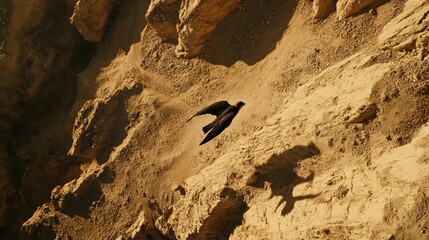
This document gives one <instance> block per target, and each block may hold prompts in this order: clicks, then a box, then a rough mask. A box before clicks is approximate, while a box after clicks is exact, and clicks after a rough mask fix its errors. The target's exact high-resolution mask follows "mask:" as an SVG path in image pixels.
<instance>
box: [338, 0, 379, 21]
mask: <svg viewBox="0 0 429 240" xmlns="http://www.w3.org/2000/svg"><path fill="white" fill-rule="evenodd" d="M376 2H381V0H338V2H337V16H338V19H340V20H342V19H344V18H347V17H350V16H352V15H354V14H356V13H358V12H359V11H360V10H362V9H363V8H365V7H367V6H369V5H371V4H373V3H376Z"/></svg>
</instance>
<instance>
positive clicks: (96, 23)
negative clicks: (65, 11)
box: [70, 0, 115, 42]
mask: <svg viewBox="0 0 429 240" xmlns="http://www.w3.org/2000/svg"><path fill="white" fill-rule="evenodd" d="M114 6H115V0H79V1H78V2H77V3H76V4H75V7H74V12H73V16H72V17H71V18H70V22H71V23H72V24H73V25H75V26H76V28H77V29H78V30H79V32H80V33H81V34H82V36H83V38H85V40H86V41H90V42H99V41H101V39H103V34H104V30H105V27H106V23H107V21H108V19H109V16H110V14H111V12H112V10H113V7H114Z"/></svg>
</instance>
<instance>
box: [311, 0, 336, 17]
mask: <svg viewBox="0 0 429 240" xmlns="http://www.w3.org/2000/svg"><path fill="white" fill-rule="evenodd" d="M335 2H336V0H314V1H313V11H314V13H313V16H314V17H315V18H325V17H327V16H328V15H329V14H331V13H332V12H333V11H334V10H335Z"/></svg>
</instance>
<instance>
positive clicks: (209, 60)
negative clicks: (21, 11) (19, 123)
mask: <svg viewBox="0 0 429 240" xmlns="http://www.w3.org/2000/svg"><path fill="white" fill-rule="evenodd" d="M1 7H2V6H1V5H0V11H1V10H2V8H1ZM148 7H149V2H148V1H146V0H136V1H123V2H122V4H121V5H120V6H118V10H117V11H118V12H117V16H115V19H114V21H113V23H112V25H111V26H110V28H109V29H108V30H107V32H106V33H105V34H106V38H105V39H104V40H103V41H102V42H100V43H99V44H98V46H97V52H96V53H95V55H94V56H93V57H92V59H91V61H90V63H89V64H88V66H87V67H86V68H85V69H84V70H83V71H81V72H80V73H79V74H78V75H77V89H74V91H75V92H74V94H71V95H73V97H71V96H69V97H66V98H63V101H64V103H61V104H59V105H61V106H63V107H64V108H63V109H71V110H70V111H69V113H64V112H62V111H61V109H60V110H55V109H54V110H55V111H53V112H52V113H47V114H44V115H43V116H40V118H38V119H37V120H35V121H34V126H36V127H34V128H33V129H37V131H33V132H29V133H28V135H25V134H20V136H21V138H20V139H17V140H15V142H17V141H18V142H19V141H21V142H22V141H26V136H28V137H29V138H31V139H32V140H31V142H32V144H31V145H25V144H22V145H21V146H23V148H24V147H28V146H31V147H32V148H33V149H32V151H31V152H27V153H28V154H31V153H32V152H36V153H37V151H38V150H39V148H38V146H37V142H38V141H39V140H40V142H41V143H44V142H46V141H45V140H44V141H41V140H43V139H50V141H52V148H54V149H55V148H58V149H61V151H59V150H58V151H54V150H53V151H54V152H53V153H57V154H51V155H46V156H45V157H53V158H55V159H57V161H68V164H66V166H67V167H66V168H67V170H64V171H63V172H64V175H63V176H62V177H60V178H59V179H60V180H57V181H56V182H55V185H58V186H57V187H55V188H54V187H52V188H51V187H49V189H43V191H41V192H43V195H42V197H41V198H43V199H44V201H43V202H42V203H40V204H39V205H38V207H37V208H36V207H32V208H31V209H28V208H26V211H25V212H23V211H20V210H19V209H18V210H16V213H17V214H18V216H19V217H17V218H16V219H15V221H16V223H14V224H13V226H14V229H15V230H14V231H10V232H7V231H5V233H4V234H3V235H2V237H5V239H16V236H19V238H21V239H73V240H75V239H76V240H77V239H112V240H115V239H116V240H117V239H316V238H317V239H398V240H399V239H427V238H428V237H429V235H428V234H429V231H428V227H429V225H428V224H429V222H428V216H427V210H428V206H427V202H428V201H429V200H428V198H427V194H429V192H428V189H427V187H426V185H427V183H428V181H429V175H428V174H427V172H426V171H425V170H427V169H429V167H428V166H429V165H428V164H429V154H428V149H429V148H428V147H429V146H428V145H427V143H426V142H427V139H428V136H429V132H428V120H429V85H428V79H429V71H428V69H429V64H428V62H427V59H426V60H424V59H423V60H422V59H421V58H420V56H419V54H418V53H417V51H416V50H411V51H401V52H396V51H393V50H391V49H387V50H381V49H380V46H379V45H378V42H377V37H378V36H379V35H380V33H381V32H382V31H383V27H384V26H385V25H386V24H387V23H388V22H389V21H391V20H392V19H393V18H395V17H396V16H398V14H400V13H401V12H402V9H403V7H404V1H401V0H392V1H389V2H386V3H384V2H383V4H379V5H376V6H373V7H372V10H371V11H369V10H365V11H362V12H359V14H358V15H355V16H352V17H350V18H346V19H344V20H341V21H339V20H338V19H337V18H336V16H335V14H331V15H330V16H329V17H327V18H326V19H323V20H320V19H319V20H316V19H313V18H312V17H311V16H312V11H313V10H312V3H311V2H310V1H298V0H291V1H259V0H245V1H242V2H241V3H240V5H239V7H238V8H237V9H235V10H233V11H232V12H231V13H230V14H229V15H228V16H227V17H226V18H225V19H223V20H222V21H221V22H220V23H219V24H218V26H217V28H216V30H215V31H214V32H213V33H212V34H211V35H210V37H209V39H208V40H207V41H206V43H205V45H204V47H203V49H202V51H201V53H200V55H199V56H198V57H196V58H193V59H182V58H178V57H176V55H175V47H176V46H175V43H174V42H168V41H167V42H165V41H162V40H161V39H160V38H159V37H158V36H157V35H156V31H154V29H152V28H151V27H150V26H148V25H146V21H145V18H144V15H145V14H144V13H145V12H146V10H147V9H148ZM0 14H1V12H0ZM0 24H2V22H1V15H0ZM1 34H2V33H1V32H0V44H1ZM0 46H1V45H0ZM53 98H55V99H60V97H58V96H53ZM218 100H228V101H229V102H230V103H231V104H232V103H235V102H237V101H243V102H245V103H246V105H245V106H244V107H243V109H242V110H241V111H240V113H239V114H238V115H237V117H236V118H235V119H234V121H233V123H232V124H231V126H230V127H229V128H228V129H227V130H225V131H224V132H223V133H222V134H221V135H219V136H218V137H217V138H215V139H214V140H213V141H211V142H209V143H208V144H206V145H203V146H198V144H199V142H201V140H202V139H203V138H204V135H203V132H202V130H201V128H202V127H203V126H205V125H206V124H207V123H209V122H210V121H211V120H212V119H213V116H207V115H206V116H201V117H197V118H194V119H193V120H192V121H190V122H186V120H187V119H188V118H189V117H190V116H192V115H193V114H194V113H195V112H197V111H198V110H200V109H201V108H202V107H205V106H207V105H209V104H210V103H212V102H215V101H218ZM71 105H72V106H71ZM66 106H68V107H66ZM70 106H71V107H70ZM58 112H59V113H61V116H59V115H58V114H57V113H58ZM52 126H56V128H55V129H52V128H54V127H52ZM23 131H24V130H23ZM58 144H61V146H58ZM23 148H15V151H16V152H18V153H19V152H26V151H25V149H23ZM66 152H67V153H66ZM59 153H62V154H63V155H61V156H58V154H59ZM27 157H28V156H27ZM59 165H60V164H59ZM37 167H38V166H30V167H29V171H35V169H37ZM61 167H64V165H63V164H61ZM53 171H54V170H53ZM27 180H28V181H30V180H31V179H27ZM33 181H36V180H35V179H33ZM52 183H53V182H49V184H50V185H49V186H51V185H52ZM37 186H38V187H40V188H43V184H41V185H40V186H39V185H37ZM49 193H50V196H49ZM22 194H23V195H25V193H22ZM33 212H34V213H33ZM29 213H31V214H33V216H31V214H29ZM22 219H24V220H22ZM24 222H25V223H24ZM22 224H23V227H22V230H18V229H19V228H20V226H21V225H22ZM17 232H19V233H17Z"/></svg>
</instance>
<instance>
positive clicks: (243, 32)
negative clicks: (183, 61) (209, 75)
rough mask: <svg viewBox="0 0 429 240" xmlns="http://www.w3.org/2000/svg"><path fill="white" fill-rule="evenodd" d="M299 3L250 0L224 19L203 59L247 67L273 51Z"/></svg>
mask: <svg viewBox="0 0 429 240" xmlns="http://www.w3.org/2000/svg"><path fill="white" fill-rule="evenodd" d="M297 2H298V1H297V0H291V1H278V0H267V1H260V0H247V1H244V2H243V3H242V4H241V5H240V6H239V7H238V8H237V9H235V10H234V11H232V12H231V13H230V14H229V15H228V16H227V17H226V18H225V19H223V20H222V21H221V22H220V23H219V25H218V27H217V28H216V30H215V31H214V32H213V33H212V34H211V36H210V37H209V39H208V40H207V41H206V44H205V46H204V47H203V49H202V51H201V54H200V58H202V59H203V60H206V61H207V62H210V63H212V64H217V65H224V66H228V67H229V66H231V65H232V64H234V63H235V62H237V61H243V62H245V63H246V64H248V65H254V64H255V63H257V62H259V61H261V60H262V59H264V58H265V57H266V56H267V55H268V54H269V53H270V52H272V51H273V50H274V49H275V47H276V44H277V42H278V41H280V39H281V38H282V36H283V33H284V31H285V30H286V29H287V26H288V23H289V21H290V19H291V18H292V16H293V13H294V12H295V8H296V6H297Z"/></svg>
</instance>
